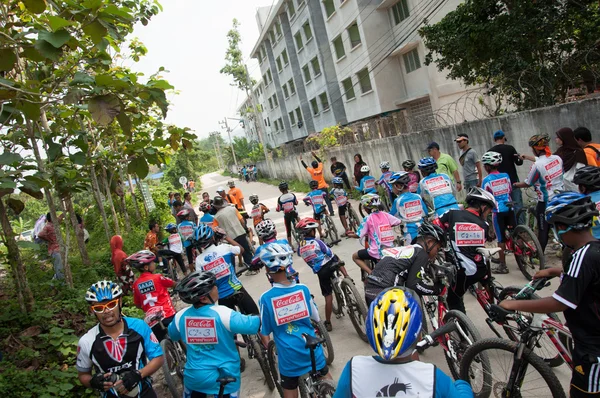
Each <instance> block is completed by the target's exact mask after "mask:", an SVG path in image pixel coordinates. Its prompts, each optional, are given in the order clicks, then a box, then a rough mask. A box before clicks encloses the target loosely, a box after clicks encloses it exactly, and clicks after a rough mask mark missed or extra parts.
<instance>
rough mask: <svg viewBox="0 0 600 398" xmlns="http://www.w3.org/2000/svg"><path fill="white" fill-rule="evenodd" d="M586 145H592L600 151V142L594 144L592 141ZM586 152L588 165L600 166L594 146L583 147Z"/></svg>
mask: <svg viewBox="0 0 600 398" xmlns="http://www.w3.org/2000/svg"><path fill="white" fill-rule="evenodd" d="M586 146H591V147H594V148H596V149H597V150H598V151H600V144H592V143H591V142H590V143H589V144H587V145H586ZM583 150H584V152H585V157H586V158H587V163H588V166H595V167H599V166H600V160H598V153H597V152H596V151H594V150H593V149H592V148H583Z"/></svg>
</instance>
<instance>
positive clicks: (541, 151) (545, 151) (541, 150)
mask: <svg viewBox="0 0 600 398" xmlns="http://www.w3.org/2000/svg"><path fill="white" fill-rule="evenodd" d="M549 143H550V137H548V134H536V135H532V136H531V137H530V138H529V143H528V144H529V146H530V147H531V151H532V152H533V154H534V155H535V156H541V155H546V156H550V155H551V154H552V152H551V151H550V147H548V144H549Z"/></svg>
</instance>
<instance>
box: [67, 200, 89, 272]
mask: <svg viewBox="0 0 600 398" xmlns="http://www.w3.org/2000/svg"><path fill="white" fill-rule="evenodd" d="M64 203H65V207H66V209H67V212H68V213H69V217H70V218H71V224H72V225H73V230H74V231H75V237H76V238H77V246H78V247H79V254H81V262H82V263H83V265H85V266H86V267H90V266H91V265H92V264H91V263H90V257H89V256H88V252H87V248H86V246H85V239H84V237H83V228H81V226H80V225H79V223H78V222H77V216H76V215H75V209H74V208H73V200H72V198H71V196H70V195H67V196H66V197H65V198H64Z"/></svg>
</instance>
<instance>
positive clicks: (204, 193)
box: [202, 192, 210, 198]
mask: <svg viewBox="0 0 600 398" xmlns="http://www.w3.org/2000/svg"><path fill="white" fill-rule="evenodd" d="M205 196H208V197H209V198H210V194H209V193H208V192H202V197H205Z"/></svg>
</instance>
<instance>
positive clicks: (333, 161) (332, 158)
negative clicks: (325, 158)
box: [330, 156, 337, 164]
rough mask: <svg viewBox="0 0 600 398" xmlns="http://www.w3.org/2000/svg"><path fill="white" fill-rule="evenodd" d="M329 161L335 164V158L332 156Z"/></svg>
mask: <svg viewBox="0 0 600 398" xmlns="http://www.w3.org/2000/svg"><path fill="white" fill-rule="evenodd" d="M330 160H331V164H336V163H337V158H336V157H335V156H332V157H331V159H330Z"/></svg>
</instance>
